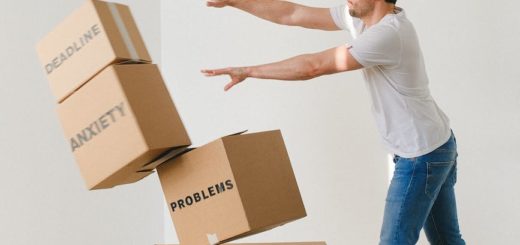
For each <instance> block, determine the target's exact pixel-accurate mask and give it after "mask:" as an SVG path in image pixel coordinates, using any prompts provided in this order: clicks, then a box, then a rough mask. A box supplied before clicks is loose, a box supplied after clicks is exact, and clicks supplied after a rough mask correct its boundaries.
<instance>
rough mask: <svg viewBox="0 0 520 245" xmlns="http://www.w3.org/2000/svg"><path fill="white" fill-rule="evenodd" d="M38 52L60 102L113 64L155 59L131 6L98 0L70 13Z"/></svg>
mask: <svg viewBox="0 0 520 245" xmlns="http://www.w3.org/2000/svg"><path fill="white" fill-rule="evenodd" d="M37 52H38V56H39V58H40V61H41V63H42V65H43V68H44V70H45V73H46V74H47V77H48V79H49V82H50V87H51V90H52V92H53V94H54V95H55V96H56V99H57V100H58V102H61V101H63V100H64V99H65V98H66V97H67V96H69V95H70V94H71V93H72V92H73V91H74V90H76V89H78V88H79V87H80V86H81V85H83V84H84V83H85V82H86V81H88V80H89V79H90V78H92V77H93V76H94V75H95V74H96V73H98V72H99V71H101V70H103V69H104V68H105V67H107V66H108V65H110V64H114V63H121V62H125V61H130V60H131V61H133V62H140V63H143V62H144V63H149V62H151V58H150V55H149V54H148V51H147V49H146V47H145V44H144V42H143V40H142V38H141V35H140V34H139V30H138V29H137V26H136V24H135V22H134V20H133V18H132V15H131V13H130V9H129V8H128V7H127V6H125V5H121V4H115V3H109V2H104V1H98V0H88V1H87V2H86V3H85V4H83V6H81V8H79V9H78V10H76V11H74V12H73V13H72V14H71V15H70V16H68V17H67V18H66V19H65V20H64V21H63V22H62V23H61V24H59V25H58V26H57V27H56V28H55V29H54V30H53V31H52V32H50V33H49V34H48V35H47V36H46V37H45V38H43V39H42V40H41V41H40V42H39V43H38V45H37Z"/></svg>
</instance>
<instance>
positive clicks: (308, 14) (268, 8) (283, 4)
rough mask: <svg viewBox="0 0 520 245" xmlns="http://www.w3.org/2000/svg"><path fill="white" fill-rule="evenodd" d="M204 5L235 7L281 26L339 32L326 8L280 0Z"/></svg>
mask: <svg viewBox="0 0 520 245" xmlns="http://www.w3.org/2000/svg"><path fill="white" fill-rule="evenodd" d="M206 5H207V6H209V7H216V8H222V7H226V6H231V7H235V8H237V9H241V10H243V11H245V12H248V13H250V14H252V15H255V16H257V17H259V18H262V19H264V20H268V21H271V22H274V23H277V24H281V25H289V26H301V27H305V28H309V29H320V30H329V31H333V30H339V28H338V27H337V26H336V24H335V23H334V20H333V19H332V17H331V15H330V12H329V9H328V8H314V7H308V6H304V5H300V4H296V3H292V2H288V1H281V0H207V4H206Z"/></svg>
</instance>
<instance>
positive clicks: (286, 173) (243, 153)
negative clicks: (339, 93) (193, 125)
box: [157, 130, 306, 245]
mask: <svg viewBox="0 0 520 245" xmlns="http://www.w3.org/2000/svg"><path fill="white" fill-rule="evenodd" d="M157 171H158V174H159V179H160V181H161V185H162V188H163V192H164V195H165V198H166V201H167V203H168V205H169V207H170V214H171V216H172V219H173V222H174V224H175V229H176V232H177V235H178V237H179V240H180V243H181V244H182V245H207V244H221V243H225V242H229V241H231V240H235V239H238V238H240V237H244V236H247V235H251V234H255V233H258V232H262V231H265V230H268V229H271V228H274V227H276V226H279V225H282V224H285V223H287V222H290V221H293V220H296V219H299V218H302V217H305V216H306V212H305V207H304V205H303V202H302V199H301V196H300V192H299V189H298V185H297V183H296V179H295V176H294V173H293V170H292V167H291V163H290V160H289V156H288V154H287V150H286V148H285V144H284V142H283V138H282V135H281V133H280V131H279V130H276V131H268V132H261V133H253V134H243V135H231V136H227V137H223V138H220V139H218V140H215V141H213V142H211V143H209V144H206V145H203V146H202V147H199V148H197V149H194V150H192V151H189V152H187V153H185V154H183V155H180V156H178V157H176V158H173V159H170V160H168V161H167V162H165V163H163V164H161V165H159V167H157Z"/></svg>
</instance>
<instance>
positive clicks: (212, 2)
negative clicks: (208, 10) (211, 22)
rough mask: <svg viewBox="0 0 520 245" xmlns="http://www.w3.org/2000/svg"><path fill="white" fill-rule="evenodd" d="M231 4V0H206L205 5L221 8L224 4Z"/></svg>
mask: <svg viewBox="0 0 520 245" xmlns="http://www.w3.org/2000/svg"><path fill="white" fill-rule="evenodd" d="M230 4H231V1H229V0H207V1H206V6H208V7H214V8H223V7H226V6H229V5H230Z"/></svg>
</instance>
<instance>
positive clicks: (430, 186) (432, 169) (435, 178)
mask: <svg viewBox="0 0 520 245" xmlns="http://www.w3.org/2000/svg"><path fill="white" fill-rule="evenodd" d="M454 165H455V161H447V162H427V166H428V174H427V177H426V187H425V193H426V195H427V196H428V197H429V198H434V197H435V196H437V193H438V192H439V191H440V189H441V187H442V185H443V184H444V182H446V178H447V177H448V174H449V173H450V171H451V169H452V168H453V166H454Z"/></svg>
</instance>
